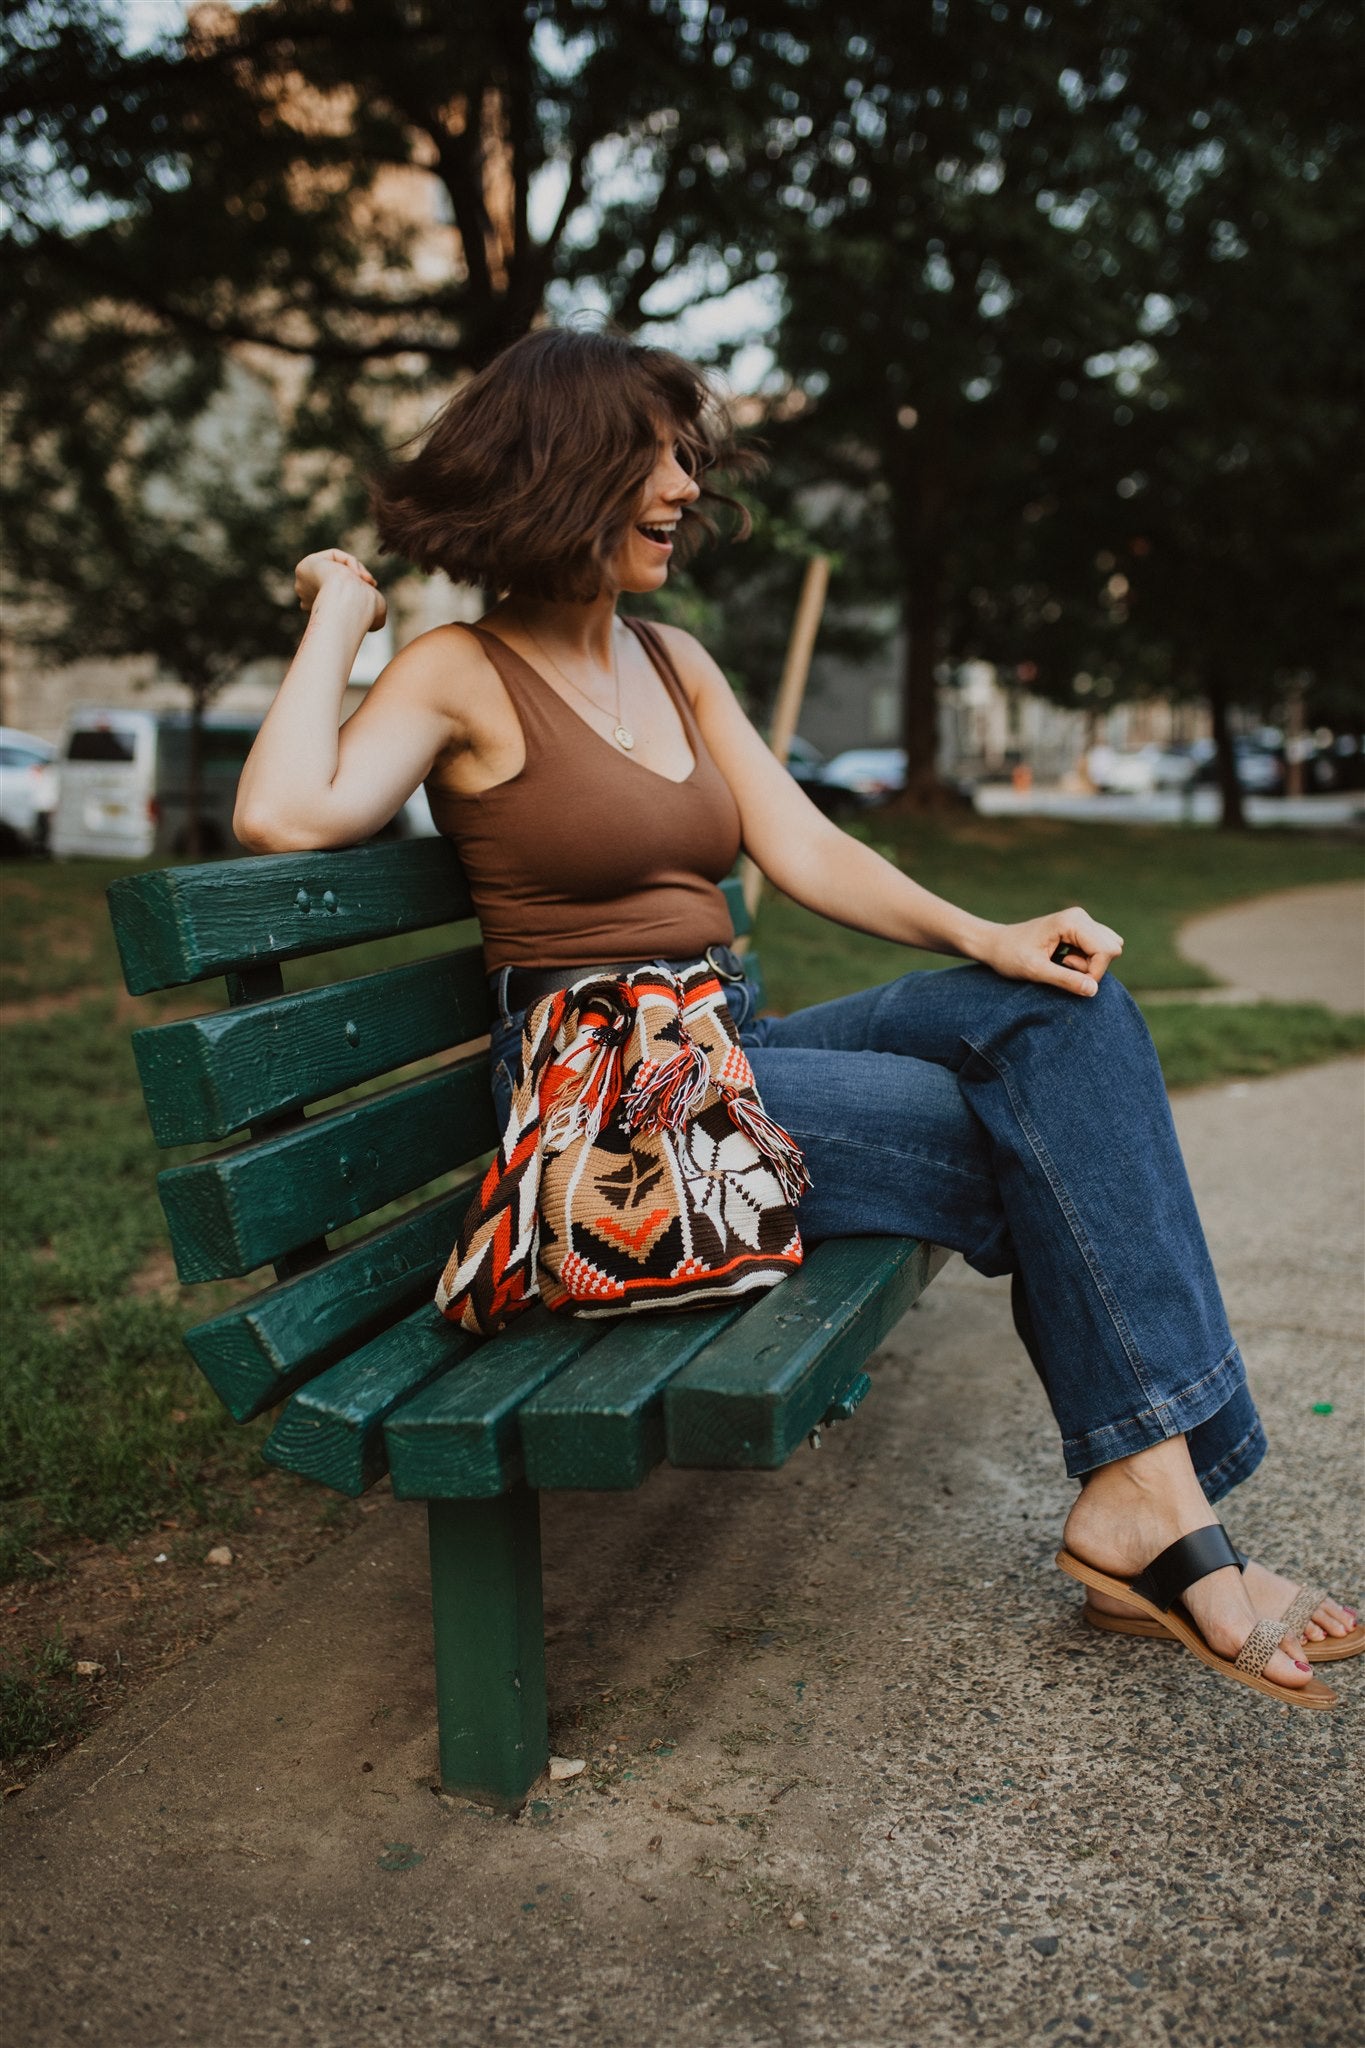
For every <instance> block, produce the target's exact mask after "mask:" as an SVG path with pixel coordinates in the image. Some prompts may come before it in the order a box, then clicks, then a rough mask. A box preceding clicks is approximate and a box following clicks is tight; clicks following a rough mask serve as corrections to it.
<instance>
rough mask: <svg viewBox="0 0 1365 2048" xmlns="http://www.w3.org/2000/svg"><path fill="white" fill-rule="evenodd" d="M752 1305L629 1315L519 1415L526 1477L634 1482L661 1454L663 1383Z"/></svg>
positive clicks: (581, 1483) (556, 1483)
mask: <svg viewBox="0 0 1365 2048" xmlns="http://www.w3.org/2000/svg"><path fill="white" fill-rule="evenodd" d="M753 1303H754V1297H753V1295H748V1296H744V1297H740V1298H737V1299H736V1301H735V1303H734V1305H733V1306H732V1307H726V1308H713V1309H701V1310H697V1311H696V1312H694V1313H691V1314H688V1315H681V1314H677V1313H674V1314H672V1315H669V1314H658V1315H643V1316H628V1317H627V1318H625V1320H624V1321H623V1322H621V1323H620V1324H618V1325H617V1326H616V1327H614V1328H613V1329H612V1330H611V1332H610V1333H609V1334H608V1335H607V1336H605V1337H604V1338H603V1339H602V1342H601V1343H600V1344H595V1345H594V1346H593V1348H592V1350H591V1351H589V1352H588V1353H587V1355H586V1357H584V1358H580V1359H579V1360H578V1361H577V1362H576V1363H575V1364H573V1365H570V1366H566V1367H565V1369H564V1371H563V1372H560V1373H556V1374H555V1377H554V1378H553V1379H552V1380H551V1381H550V1383H549V1385H548V1386H545V1387H542V1388H541V1390H540V1392H539V1393H538V1394H533V1395H532V1396H531V1398H530V1400H529V1401H526V1402H524V1403H523V1404H522V1409H521V1413H520V1415H519V1416H518V1418H517V1426H518V1428H519V1429H520V1431H521V1446H522V1453H523V1456H524V1458H525V1461H526V1478H527V1481H528V1483H529V1484H530V1485H532V1486H536V1487H543V1488H544V1487H583V1488H588V1489H592V1488H597V1487H601V1488H608V1487H611V1488H616V1487H630V1486H639V1485H640V1484H641V1482H642V1481H643V1480H644V1479H646V1478H647V1477H648V1475H649V1473H650V1471H651V1470H652V1469H653V1467H654V1466H655V1465H657V1464H658V1463H659V1462H660V1460H661V1459H662V1457H663V1456H664V1450H665V1443H664V1404H663V1390H664V1388H665V1387H666V1386H667V1384H668V1382H669V1380H670V1379H672V1377H673V1375H674V1374H675V1373H677V1372H680V1371H681V1370H682V1368H683V1366H685V1365H686V1364H687V1363H688V1362H689V1360H691V1359H693V1358H695V1357H696V1355H697V1353H698V1352H699V1351H701V1350H702V1349H703V1348H704V1347H705V1346H706V1345H707V1344H709V1343H710V1342H711V1341H712V1339H713V1338H715V1337H718V1336H719V1335H720V1334H721V1332H722V1331H724V1330H727V1329H728V1328H729V1327H730V1325H731V1323H733V1322H735V1321H736V1320H737V1319H738V1318H739V1317H740V1316H741V1315H743V1314H744V1313H745V1312H746V1311H747V1310H748V1309H749V1308H751V1307H752V1306H753Z"/></svg>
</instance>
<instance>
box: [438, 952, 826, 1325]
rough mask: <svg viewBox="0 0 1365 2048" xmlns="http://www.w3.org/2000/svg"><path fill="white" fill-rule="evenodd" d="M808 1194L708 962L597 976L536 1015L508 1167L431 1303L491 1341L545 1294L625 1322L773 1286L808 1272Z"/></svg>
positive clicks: (525, 1043)
mask: <svg viewBox="0 0 1365 2048" xmlns="http://www.w3.org/2000/svg"><path fill="white" fill-rule="evenodd" d="M809 1185H810V1178H809V1175H808V1174H807V1172H806V1169H805V1164H804V1162H803V1160H802V1158H801V1154H800V1152H799V1151H798V1150H797V1147H796V1146H795V1145H794V1144H793V1142H792V1140H791V1139H790V1138H789V1137H788V1135H787V1133H786V1132H785V1131H784V1130H782V1129H781V1128H780V1127H779V1126H778V1125H777V1124H775V1123H774V1122H773V1121H772V1119H771V1118H770V1117H769V1116H768V1115H767V1114H766V1112H765V1111H764V1108H763V1105H762V1103H761V1102H760V1101H759V1098H758V1090H757V1088H756V1087H755V1085H754V1077H753V1071H752V1069H751V1068H750V1065H749V1062H748V1060H747V1059H746V1058H745V1055H744V1052H743V1050H742V1048H741V1047H740V1045H739V1042H738V1039H737V1037H736V1034H735V1029H734V1024H733V1021H732V1019H731V1016H730V1011H729V1007H728V1005H727V1003H726V1001H725V992H724V990H723V988H722V987H721V984H720V982H719V980H718V979H717V977H716V974H715V972H714V970H713V969H712V968H711V967H710V966H709V965H707V964H706V963H705V962H698V964H697V965H696V966H695V967H689V968H687V969H686V970H685V971H684V972H683V973H682V974H681V975H675V974H673V973H671V972H669V970H668V969H666V968H661V967H648V968H637V969H635V970H634V971H633V972H631V973H630V974H626V975H623V976H621V977H620V979H619V980H613V979H607V978H604V977H602V976H596V977H594V976H587V977H585V978H584V979H583V980H581V981H577V982H575V983H573V985H572V986H571V987H569V988H564V989H560V990H558V991H557V992H556V993H555V994H554V995H551V996H546V997H545V998H544V999H543V1000H542V1001H541V1002H539V1003H537V1004H536V1005H535V1006H534V1008H533V1009H532V1010H531V1011H530V1013H529V1014H528V1016H527V1019H526V1028H525V1031H524V1033H523V1035H522V1044H521V1063H520V1070H519V1072H518V1074H517V1077H516V1081H515V1084H514V1091H513V1100H512V1108H511V1112H510V1114H509V1116H508V1119H507V1127H506V1129H505V1131H504V1132H503V1136H502V1143H501V1145H500V1147H499V1150H498V1156H497V1158H496V1159H495V1160H494V1162H493V1164H492V1165H491V1166H490V1167H489V1169H488V1171H487V1173H486V1174H485V1176H484V1179H483V1182H482V1184H481V1185H480V1188H479V1191H478V1194H477V1195H476V1196H475V1198H474V1200H473V1202H472V1203H471V1204H470V1207H469V1211H468V1213H467V1215H466V1216H465V1219H464V1222H463V1224H462V1226H461V1229H460V1235H459V1238H458V1240H457V1242H456V1245H455V1249H454V1251H453V1252H452V1253H451V1256H450V1262H449V1264H448V1265H447V1267H446V1270H445V1272H444V1274H443V1275H442V1277H441V1283H440V1286H439V1287H438V1288H437V1291H436V1301H437V1305H438V1307H439V1308H440V1309H441V1311H442V1313H443V1314H444V1315H446V1316H448V1317H450V1319H451V1321H452V1322H458V1323H460V1324H461V1325H462V1326H463V1327H464V1328H465V1329H467V1330H474V1331H479V1332H482V1334H484V1335H485V1336H491V1335H492V1333H493V1332H494V1331H495V1330H499V1329H501V1328H502V1327H503V1325H504V1324H505V1323H506V1322H507V1321H509V1319H510V1318H511V1317H512V1316H514V1315H516V1314H517V1312H518V1311H519V1310H521V1309H524V1308H527V1307H529V1306H530V1304H531V1302H532V1301H533V1300H534V1299H535V1298H536V1297H537V1295H539V1296H540V1297H541V1298H543V1300H544V1301H545V1304H546V1306H547V1307H548V1308H551V1309H558V1310H564V1311H567V1312H569V1313H570V1314H574V1315H586V1316H619V1315H622V1314H625V1313H628V1312H630V1311H632V1310H637V1309H653V1308H681V1307H698V1306H703V1305H705V1304H707V1303H712V1302H716V1301H718V1300H722V1299H723V1298H724V1297H725V1296H726V1295H728V1294H733V1293H739V1292H744V1291H747V1290H749V1289H751V1288H759V1287H771V1286H772V1285H773V1283H774V1282H775V1281H777V1280H780V1279H781V1278H782V1277H783V1275H784V1274H786V1273H788V1272H790V1271H791V1270H792V1268H793V1267H795V1266H798V1265H799V1264H800V1263H801V1234H800V1231H799V1230H798V1229H797V1224H796V1204H797V1202H798V1201H799V1199H800V1196H801V1193H802V1190H803V1189H804V1188H806V1187H808V1186H809Z"/></svg>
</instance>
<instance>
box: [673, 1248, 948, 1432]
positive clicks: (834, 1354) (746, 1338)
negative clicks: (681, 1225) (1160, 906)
mask: <svg viewBox="0 0 1365 2048" xmlns="http://www.w3.org/2000/svg"><path fill="white" fill-rule="evenodd" d="M949 1256H950V1254H949V1253H948V1252H946V1251H944V1250H943V1249H942V1248H941V1247H940V1246H937V1245H927V1244H920V1243H918V1242H917V1241H916V1240H915V1239H914V1238H885V1237H862V1238H833V1239H830V1240H828V1241H827V1242H826V1243H824V1244H821V1245H817V1246H816V1247H815V1249H814V1250H813V1251H812V1252H811V1253H809V1254H808V1256H807V1258H806V1262H805V1264H804V1265H803V1266H802V1267H801V1269H800V1270H799V1272H796V1273H793V1274H792V1275H791V1277H790V1278H789V1279H787V1280H784V1281H783V1282H782V1283H781V1285H780V1286H778V1287H775V1288H774V1289H773V1290H772V1292H771V1293H770V1294H766V1295H764V1297H763V1299H762V1300H761V1301H760V1302H759V1303H758V1304H757V1306H756V1307H755V1308H754V1309H753V1310H752V1311H751V1313H750V1314H749V1315H747V1316H745V1317H743V1318H742V1320H741V1321H740V1322H739V1323H738V1324H736V1325H734V1326H733V1327H732V1328H731V1329H729V1330H727V1331H726V1332H725V1334H724V1335H723V1336H721V1337H719V1338H718V1339H717V1340H716V1341H715V1343H713V1344H712V1345H710V1346H709V1347H708V1349H707V1350H705V1351H703V1352H702V1353H701V1355H700V1357H698V1358H696V1359H694V1360H693V1362H692V1364H691V1365H689V1366H685V1367H684V1368H683V1370H682V1371H681V1372H680V1373H678V1374H677V1375H676V1377H675V1378H674V1379H672V1380H671V1381H670V1382H669V1384H668V1387H667V1389H666V1390H665V1393H664V1422H665V1428H666V1431H667V1440H668V1456H669V1459H670V1461H671V1462H672V1463H673V1464H674V1465H694V1466H695V1465H701V1466H711V1467H716V1466H728V1467H736V1466H760V1467H773V1466H778V1465H781V1464H783V1463H784V1462H785V1461H786V1459H787V1458H788V1457H789V1456H790V1454H791V1452H792V1451H793V1450H794V1449H795V1447H796V1446H797V1444H799V1443H800V1441H801V1439H802V1437H803V1436H806V1435H807V1434H808V1433H809V1432H810V1431H811V1430H812V1429H814V1428H815V1426H816V1425H817V1423H819V1422H820V1421H821V1419H822V1418H823V1417H824V1416H825V1415H826V1414H827V1413H828V1412H829V1410H830V1408H831V1407H832V1406H833V1405H834V1403H835V1402H836V1400H837V1399H838V1398H839V1397H840V1395H841V1394H842V1393H843V1392H844V1391H845V1389H846V1387H847V1386H848V1384H849V1382H850V1381H851V1380H852V1378H853V1376H854V1374H855V1373H856V1371H857V1369H858V1368H859V1367H860V1366H861V1365H862V1363H863V1361H864V1360H865V1359H866V1358H867V1357H868V1355H869V1354H870V1353H871V1352H872V1351H873V1350H874V1349H875V1348H876V1346H877V1345H878V1344H879V1343H880V1342H881V1340H882V1338H883V1337H884V1336H885V1335H886V1334H887V1332H888V1331H889V1330H890V1329H892V1328H893V1327H894V1325H895V1324H896V1323H897V1322H899V1320H900V1318H901V1316H902V1315H903V1314H904V1313H905V1311H906V1309H908V1308H909V1306H910V1304H911V1302H912V1301H914V1300H915V1298H916V1296H917V1295H919V1294H920V1293H922V1292H923V1290H924V1288H925V1287H927V1286H928V1284H929V1281H930V1280H931V1279H932V1277H933V1275H934V1274H935V1273H936V1272H937V1271H938V1269H939V1267H940V1266H942V1265H943V1264H944V1262H945V1261H946V1260H947V1259H948V1258H949Z"/></svg>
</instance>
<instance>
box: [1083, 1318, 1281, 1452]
mask: <svg viewBox="0 0 1365 2048" xmlns="http://www.w3.org/2000/svg"><path fill="white" fill-rule="evenodd" d="M1240 1363H1241V1353H1240V1352H1239V1350H1238V1348H1237V1346H1236V1344H1232V1345H1230V1346H1229V1347H1228V1349H1227V1350H1226V1351H1225V1352H1224V1353H1223V1355H1222V1357H1221V1358H1220V1359H1219V1360H1218V1363H1217V1364H1216V1365H1213V1366H1210V1368H1209V1370H1208V1371H1207V1372H1206V1373H1203V1374H1201V1375H1200V1377H1199V1378H1198V1379H1197V1380H1191V1381H1189V1383H1188V1384H1187V1385H1186V1386H1183V1387H1180V1388H1179V1389H1178V1390H1177V1391H1176V1392H1175V1393H1174V1394H1168V1395H1167V1396H1166V1398H1165V1399H1164V1400H1162V1401H1152V1402H1149V1404H1148V1406H1147V1407H1146V1408H1139V1409H1138V1410H1137V1412H1136V1413H1135V1414H1133V1415H1125V1416H1124V1418H1123V1420H1122V1422H1103V1423H1101V1424H1100V1425H1099V1427H1098V1428H1096V1429H1086V1430H1082V1432H1081V1434H1080V1435H1079V1436H1068V1437H1063V1438H1062V1449H1063V1451H1064V1452H1065V1453H1066V1454H1067V1455H1068V1456H1069V1455H1070V1454H1071V1453H1073V1452H1083V1453H1084V1454H1085V1455H1086V1456H1089V1455H1090V1453H1091V1452H1096V1451H1101V1450H1108V1451H1109V1453H1110V1456H1109V1457H1108V1458H1103V1459H1101V1460H1100V1462H1101V1463H1104V1464H1108V1463H1110V1462H1111V1461H1112V1459H1113V1458H1114V1457H1129V1456H1131V1455H1132V1453H1131V1452H1129V1451H1124V1450H1118V1449H1117V1448H1116V1445H1117V1444H1120V1443H1126V1442H1127V1441H1128V1439H1129V1437H1130V1436H1131V1435H1132V1433H1133V1431H1134V1430H1141V1429H1142V1428H1143V1426H1144V1425H1145V1424H1147V1423H1149V1422H1155V1423H1156V1424H1157V1425H1158V1426H1159V1427H1160V1429H1161V1431H1162V1440H1163V1441H1164V1440H1165V1439H1166V1438H1167V1437H1172V1436H1184V1435H1185V1434H1186V1432H1187V1431H1189V1430H1191V1429H1196V1428H1197V1427H1198V1425H1199V1422H1206V1421H1207V1420H1208V1419H1209V1418H1208V1417H1207V1416H1200V1417H1199V1418H1198V1419H1197V1420H1196V1421H1194V1422H1175V1420H1174V1417H1173V1416H1172V1413H1171V1410H1172V1409H1179V1408H1183V1407H1184V1406H1185V1405H1186V1404H1187V1403H1188V1402H1190V1401H1195V1400H1197V1399H1198V1398H1199V1396H1200V1395H1201V1394H1202V1393H1203V1392H1204V1389H1205V1388H1206V1387H1208V1386H1210V1385H1211V1384H1212V1383H1213V1382H1214V1381H1216V1380H1218V1379H1219V1378H1220V1377H1222V1376H1223V1375H1225V1374H1226V1373H1227V1372H1228V1371H1229V1369H1230V1368H1232V1367H1234V1366H1236V1365H1239V1364H1240ZM1223 1405H1224V1404H1223V1403H1222V1402H1221V1401H1220V1402H1219V1404H1218V1406H1219V1407H1222V1406H1223ZM1212 1412H1213V1413H1214V1414H1217V1412H1218V1410H1217V1408H1215V1409H1214V1410H1213V1411H1212ZM1111 1439H1112V1440H1113V1441H1112V1442H1111V1441H1110V1440H1111ZM1139 1448H1146V1446H1139Z"/></svg>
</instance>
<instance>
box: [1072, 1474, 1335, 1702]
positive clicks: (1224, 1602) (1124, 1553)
mask: <svg viewBox="0 0 1365 2048" xmlns="http://www.w3.org/2000/svg"><path fill="white" fill-rule="evenodd" d="M1216 1519H1217V1518H1216V1516H1215V1515H1214V1513H1213V1510H1212V1509H1211V1508H1210V1506H1209V1504H1208V1501H1207V1499H1206V1498H1205V1495H1204V1490H1203V1488H1202V1487H1201V1486H1200V1484H1199V1480H1198V1478H1197V1477H1196V1475H1195V1470H1194V1466H1193V1465H1192V1464H1191V1463H1190V1454H1189V1451H1188V1449H1187V1448H1186V1444H1185V1439H1184V1437H1183V1436H1179V1437H1171V1438H1170V1439H1168V1441H1166V1442H1165V1443H1160V1444H1153V1445H1152V1446H1151V1447H1150V1448H1149V1449H1148V1450H1145V1451H1139V1452H1137V1454H1136V1455H1135V1456H1133V1457H1131V1458H1120V1459H1118V1460H1116V1462H1115V1463H1114V1464H1112V1465H1101V1466H1099V1467H1098V1468H1097V1469H1096V1470H1095V1471H1094V1472H1090V1473H1088V1474H1087V1475H1086V1479H1085V1484H1084V1485H1083V1486H1082V1488H1081V1492H1080V1494H1079V1496H1078V1498H1077V1500H1076V1503H1075V1505H1074V1507H1073V1508H1072V1510H1071V1513H1070V1514H1069V1515H1068V1516H1067V1521H1066V1532H1065V1536H1064V1539H1063V1540H1064V1542H1065V1544H1066V1547H1067V1549H1068V1550H1069V1551H1071V1552H1072V1554H1073V1555H1074V1556H1076V1557H1078V1558H1080V1559H1082V1560H1083V1561H1084V1562H1085V1563H1086V1564H1090V1565H1093V1566H1094V1567H1095V1568H1096V1570H1098V1571H1102V1572H1107V1573H1109V1574H1111V1575H1112V1576H1113V1577H1115V1578H1124V1579H1130V1578H1134V1577H1135V1576H1136V1575H1137V1573H1139V1572H1141V1571H1144V1570H1145V1569H1146V1567H1147V1566H1148V1565H1149V1564H1150V1563H1151V1561H1152V1559H1153V1558H1154V1557H1157V1556H1159V1555H1160V1553H1161V1552H1162V1551H1163V1550H1165V1549H1166V1548H1167V1547H1168V1546H1169V1545H1170V1544H1172V1543H1174V1542H1176V1541H1177V1540H1178V1539H1179V1538H1180V1537H1181V1536H1189V1535H1192V1534H1193V1533H1194V1531H1195V1530H1196V1529H1203V1528H1207V1526H1208V1524H1209V1523H1210V1522H1211V1521H1214V1520H1216ZM1250 1577H1251V1572H1250V1569H1248V1571H1247V1573H1246V1575H1245V1576H1244V1575H1243V1574H1242V1573H1241V1572H1239V1571H1238V1570H1237V1568H1236V1567H1235V1566H1234V1565H1228V1566H1226V1567H1225V1568H1224V1569H1223V1570H1221V1571H1216V1572H1210V1574H1209V1575H1208V1577H1207V1578H1203V1579H1199V1580H1197V1581H1196V1582H1195V1584H1194V1585H1192V1586H1190V1587H1189V1588H1188V1589H1187V1590H1186V1592H1185V1594H1184V1595H1183V1604H1184V1606H1185V1608H1186V1610H1187V1612H1188V1613H1189V1615H1190V1617H1191V1619H1192V1620H1193V1622H1194V1624H1195V1627H1196V1628H1197V1629H1198V1630H1199V1633H1200V1634H1201V1635H1202V1636H1203V1638H1204V1641H1205V1642H1206V1643H1207V1644H1208V1646H1209V1648H1210V1649H1211V1650H1214V1651H1216V1652H1217V1653H1218V1655H1220V1656H1223V1657H1232V1658H1235V1657H1236V1655H1237V1653H1238V1651H1239V1650H1240V1649H1241V1647H1242V1645H1243V1643H1244V1642H1245V1641H1246V1639H1247V1637H1248V1636H1249V1635H1250V1633H1251V1631H1252V1629H1253V1628H1254V1627H1255V1625H1256V1623H1257V1621H1258V1620H1260V1619H1261V1618H1262V1616H1263V1615H1265V1614H1266V1611H1267V1610H1266V1609H1265V1608H1263V1607H1262V1606H1261V1605H1260V1587H1259V1582H1256V1585H1255V1591H1256V1597H1255V1598H1253V1597H1252V1590H1253V1589H1252V1587H1251V1586H1249V1585H1248V1583H1247V1581H1248V1580H1249V1579H1250ZM1265 1577H1266V1579H1267V1580H1269V1581H1270V1582H1271V1584H1272V1586H1274V1585H1283V1586H1284V1587H1285V1596H1284V1602H1283V1605H1285V1606H1287V1605H1288V1603H1289V1601H1290V1599H1291V1597H1292V1596H1293V1593H1294V1590H1295V1588H1294V1586H1293V1585H1292V1583H1291V1582H1290V1581H1288V1580H1279V1579H1277V1578H1276V1577H1275V1574H1274V1573H1271V1572H1268V1573H1266V1574H1265ZM1091 1598H1092V1599H1096V1600H1098V1598H1099V1595H1098V1593H1097V1592H1094V1591H1092V1594H1091ZM1331 1604H1332V1606H1333V1607H1335V1605H1336V1603H1335V1602H1332V1603H1331ZM1319 1611H1321V1610H1319ZM1270 1612H1272V1613H1273V1612H1274V1609H1273V1608H1272V1609H1271V1610H1270ZM1343 1612H1344V1610H1343ZM1347 1626H1348V1627H1349V1626H1350V1624H1349V1623H1348V1624H1347ZM1264 1676H1265V1677H1266V1678H1267V1679H1269V1680H1270V1681H1271V1682H1272V1684H1275V1685H1283V1686H1286V1687H1290V1688H1294V1687H1299V1686H1306V1685H1307V1684H1308V1683H1309V1680H1310V1679H1311V1677H1312V1671H1311V1668H1310V1666H1309V1664H1308V1662H1307V1660H1306V1658H1305V1657H1304V1655H1303V1649H1302V1645H1301V1644H1300V1643H1299V1641H1298V1639H1297V1638H1296V1637H1292V1636H1287V1637H1285V1639H1284V1642H1283V1643H1282V1644H1281V1646H1280V1648H1279V1649H1277V1650H1276V1651H1275V1652H1274V1654H1273V1655H1272V1657H1271V1659H1270V1661H1269V1663H1268V1664H1267V1665H1266V1666H1265V1670H1264Z"/></svg>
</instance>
